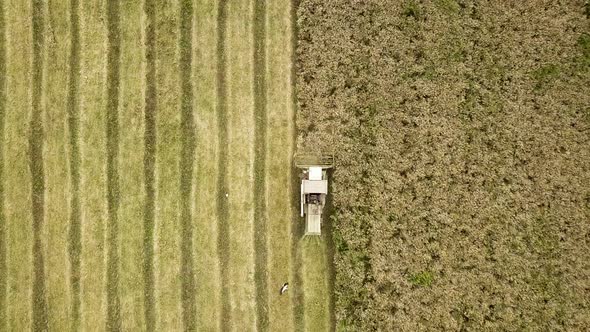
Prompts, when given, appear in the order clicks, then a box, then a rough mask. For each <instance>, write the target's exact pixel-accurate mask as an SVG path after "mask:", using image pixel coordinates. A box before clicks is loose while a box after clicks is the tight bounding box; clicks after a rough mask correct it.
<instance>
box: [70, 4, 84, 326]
mask: <svg viewBox="0 0 590 332" xmlns="http://www.w3.org/2000/svg"><path fill="white" fill-rule="evenodd" d="M79 10H80V4H79V2H78V0H71V1H70V9H69V14H70V15H69V18H70V54H69V68H68V94H67V106H66V107H67V117H68V121H67V126H68V129H67V130H68V148H67V150H68V159H69V160H68V166H69V184H70V190H69V218H68V224H69V226H68V258H69V264H70V280H69V282H70V292H69V294H70V303H71V306H70V309H71V312H70V315H71V316H70V330H72V331H77V330H79V329H80V317H81V313H80V308H81V299H80V281H81V280H80V274H81V271H80V270H81V260H80V257H81V251H82V217H81V202H80V142H79V139H80V97H79V91H80V68H81V67H80V15H79Z"/></svg>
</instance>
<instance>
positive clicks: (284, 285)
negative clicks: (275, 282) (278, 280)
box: [280, 282, 289, 295]
mask: <svg viewBox="0 0 590 332" xmlns="http://www.w3.org/2000/svg"><path fill="white" fill-rule="evenodd" d="M288 289H289V283H288V282H286V283H284V284H283V286H282V287H281V291H280V293H281V295H283V293H285V292H286V291H287V290H288Z"/></svg>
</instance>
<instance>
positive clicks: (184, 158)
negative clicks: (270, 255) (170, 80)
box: [179, 0, 196, 331]
mask: <svg viewBox="0 0 590 332" xmlns="http://www.w3.org/2000/svg"><path fill="white" fill-rule="evenodd" d="M192 13H193V8H192V1H191V0H183V1H182V3H181V5H180V41H179V42H180V45H179V46H180V82H181V93H182V95H181V103H180V109H181V143H182V147H181V155H180V222H181V234H180V235H181V259H182V263H181V268H180V273H181V278H180V280H181V283H182V295H181V296H182V320H183V323H184V328H185V330H187V331H192V330H194V329H195V316H196V304H195V294H196V291H195V272H194V266H193V262H194V261H193V256H192V253H193V227H192V215H191V214H192V213H191V201H192V192H191V191H192V178H193V161H194V159H195V156H194V155H195V124H194V118H193V86H192V82H191V62H192V17H193V16H192Z"/></svg>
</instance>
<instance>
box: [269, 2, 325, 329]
mask: <svg viewBox="0 0 590 332" xmlns="http://www.w3.org/2000/svg"><path fill="white" fill-rule="evenodd" d="M291 19H292V17H291V1H288V0H277V1H271V2H268V3H267V4H266V31H265V36H264V38H266V40H267V47H266V102H267V106H266V107H267V110H268V120H267V124H266V126H267V128H268V129H267V141H268V146H267V149H266V158H267V161H266V162H267V173H266V179H267V180H266V181H267V183H266V188H267V190H266V191H267V197H268V271H269V276H268V278H269V285H271V287H270V290H271V293H270V297H269V308H270V315H269V316H270V331H277V330H283V331H292V330H294V329H295V326H294V314H293V308H294V305H293V304H294V303H293V294H294V292H292V291H295V292H300V291H301V289H302V287H301V285H299V284H298V283H297V282H294V281H295V280H293V281H292V280H290V279H291V277H292V275H291V273H292V265H293V263H292V257H291V254H292V253H291V243H292V238H291V236H292V230H291V221H292V220H293V214H294V213H293V212H294V208H293V207H294V206H295V205H296V204H297V203H298V202H297V203H296V202H293V201H292V194H291V192H292V191H291V181H292V177H293V175H292V172H291V171H292V162H291V158H292V154H293V152H292V151H293V138H294V135H293V113H294V108H293V102H292V98H293V97H292V94H293V86H292V79H291V68H292V66H293V63H292V52H293V49H292V40H291V39H292V33H291V29H290V27H291ZM287 281H290V286H291V291H289V292H288V293H286V294H284V295H283V296H278V289H279V287H280V286H281V285H282V284H283V283H284V282H287ZM318 331H319V330H318Z"/></svg>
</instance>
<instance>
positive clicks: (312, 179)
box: [294, 155, 334, 235]
mask: <svg viewBox="0 0 590 332" xmlns="http://www.w3.org/2000/svg"><path fill="white" fill-rule="evenodd" d="M294 159H295V167H297V168H300V169H302V176H301V216H302V217H303V216H305V235H321V234H322V227H321V226H322V212H323V209H324V206H325V205H326V195H328V169H329V168H332V166H333V162H334V157H332V156H313V155H296V156H295V158H294Z"/></svg>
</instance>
